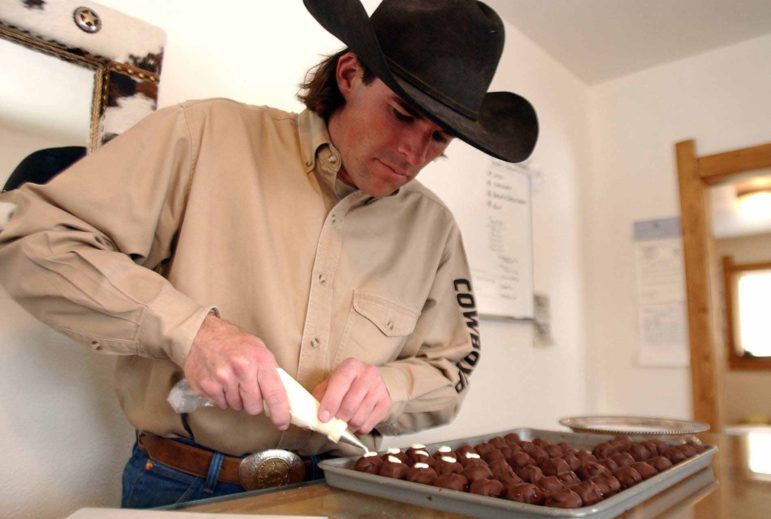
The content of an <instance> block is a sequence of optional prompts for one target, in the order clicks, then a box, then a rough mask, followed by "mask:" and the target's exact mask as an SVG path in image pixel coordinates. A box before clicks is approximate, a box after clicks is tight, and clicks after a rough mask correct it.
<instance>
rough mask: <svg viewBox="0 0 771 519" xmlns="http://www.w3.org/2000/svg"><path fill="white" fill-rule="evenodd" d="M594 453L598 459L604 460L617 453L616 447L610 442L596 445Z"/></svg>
mask: <svg viewBox="0 0 771 519" xmlns="http://www.w3.org/2000/svg"><path fill="white" fill-rule="evenodd" d="M592 454H593V455H594V457H595V458H597V459H598V460H604V459H606V458H610V457H611V456H613V455H614V454H616V449H615V448H614V447H613V445H611V444H609V443H608V442H602V443H598V444H597V445H595V446H594V449H592Z"/></svg>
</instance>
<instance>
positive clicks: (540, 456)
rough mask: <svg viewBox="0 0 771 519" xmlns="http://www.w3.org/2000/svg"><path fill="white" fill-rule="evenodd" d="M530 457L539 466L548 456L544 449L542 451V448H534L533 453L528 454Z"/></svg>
mask: <svg viewBox="0 0 771 519" xmlns="http://www.w3.org/2000/svg"><path fill="white" fill-rule="evenodd" d="M530 456H531V457H532V458H533V459H534V460H535V462H536V463H538V464H539V465H541V464H542V463H543V462H545V461H546V460H548V459H549V454H548V453H547V452H546V449H544V448H543V447H536V448H535V450H533V452H532V453H530Z"/></svg>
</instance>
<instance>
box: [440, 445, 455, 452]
mask: <svg viewBox="0 0 771 519" xmlns="http://www.w3.org/2000/svg"><path fill="white" fill-rule="evenodd" d="M436 450H437V452H452V449H451V448H449V447H448V446H447V445H442V446H441V447H439V448H438V449H436Z"/></svg>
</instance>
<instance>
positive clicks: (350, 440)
mask: <svg viewBox="0 0 771 519" xmlns="http://www.w3.org/2000/svg"><path fill="white" fill-rule="evenodd" d="M340 441H342V442H344V443H347V444H349V445H353V446H354V447H358V448H360V449H361V450H363V451H364V453H365V454H366V453H367V452H369V449H368V448H367V446H366V445H364V444H363V443H361V440H359V439H358V438H357V437H356V435H355V434H353V433H352V432H351V431H350V429H346V430H344V431H343V433H342V434H341V435H340Z"/></svg>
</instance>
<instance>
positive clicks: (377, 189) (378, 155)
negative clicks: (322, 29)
mask: <svg viewBox="0 0 771 519" xmlns="http://www.w3.org/2000/svg"><path fill="white" fill-rule="evenodd" d="M349 56H350V57H351V58H352V59H349V58H348V57H349ZM338 85H339V86H340V91H341V93H342V94H343V97H344V98H345V105H344V106H343V107H342V108H340V109H339V110H337V111H336V112H335V113H334V114H332V116H331V117H330V120H329V133H330V137H331V138H332V143H333V144H334V145H335V147H336V148H337V149H338V150H340V154H341V155H342V159H343V167H342V168H341V170H340V174H339V178H340V180H341V181H343V182H345V183H346V184H349V185H351V186H356V187H357V188H359V189H360V190H361V191H364V192H365V193H367V194H369V195H371V196H374V197H382V196H387V195H390V194H391V193H393V192H394V191H396V190H397V189H399V188H400V187H401V186H403V185H405V184H406V183H407V182H409V181H410V180H412V179H413V178H415V176H417V174H418V173H419V172H420V170H421V169H423V167H424V166H425V165H426V164H428V163H429V162H431V161H432V160H434V159H435V158H437V157H438V156H440V155H441V154H442V153H443V152H444V150H445V148H447V145H448V144H449V142H450V140H451V138H452V137H451V136H450V135H449V134H448V133H447V132H445V131H444V130H443V129H442V128H441V127H440V126H438V125H437V124H435V123H433V122H432V121H430V120H428V119H426V118H424V117H422V116H421V115H419V114H418V113H417V112H416V111H415V110H413V109H412V108H410V107H409V106H408V105H407V104H406V103H405V102H404V101H402V100H401V99H400V98H399V97H398V96H397V95H396V94H394V93H393V91H392V90H391V89H390V88H388V87H387V86H386V85H385V84H384V83H383V82H382V81H380V80H379V79H377V78H376V79H374V80H373V81H372V82H370V83H369V84H365V83H364V82H363V80H362V71H361V67H360V66H359V64H358V61H357V60H356V57H355V56H354V55H353V54H350V53H349V54H345V55H343V56H342V57H341V58H340V63H339V64H338Z"/></svg>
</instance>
